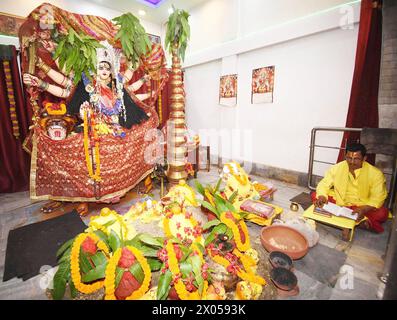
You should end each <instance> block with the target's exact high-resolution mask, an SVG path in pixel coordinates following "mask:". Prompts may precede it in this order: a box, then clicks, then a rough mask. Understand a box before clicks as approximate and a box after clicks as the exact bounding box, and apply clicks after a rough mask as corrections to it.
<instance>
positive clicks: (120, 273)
mask: <svg viewBox="0 0 397 320" xmlns="http://www.w3.org/2000/svg"><path fill="white" fill-rule="evenodd" d="M124 272H125V269H124V268H120V267H116V277H115V278H114V282H115V283H114V285H115V288H117V287H118V286H119V284H120V281H121V278H122V277H123V274H124Z"/></svg>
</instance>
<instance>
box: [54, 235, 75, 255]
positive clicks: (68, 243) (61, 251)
mask: <svg viewBox="0 0 397 320" xmlns="http://www.w3.org/2000/svg"><path fill="white" fill-rule="evenodd" d="M74 239H75V238H73V239H70V240H68V241H66V242H65V243H64V244H63V245H62V246H61V247H60V248H59V249H58V251H57V253H56V256H57V258H58V259H59V258H60V257H61V256H62V255H63V254H64V253H65V251H66V250H67V249H69V248H70V247H71V246H72V244H73V241H74Z"/></svg>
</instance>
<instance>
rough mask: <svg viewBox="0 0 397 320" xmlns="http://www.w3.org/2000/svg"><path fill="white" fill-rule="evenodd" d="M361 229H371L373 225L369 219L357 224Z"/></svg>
mask: <svg viewBox="0 0 397 320" xmlns="http://www.w3.org/2000/svg"><path fill="white" fill-rule="evenodd" d="M357 227H358V228H360V229H364V230H370V229H371V226H370V224H369V221H368V220H364V221H361V222H360V224H359V225H358V226H357Z"/></svg>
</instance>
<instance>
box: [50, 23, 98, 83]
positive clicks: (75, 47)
mask: <svg viewBox="0 0 397 320" xmlns="http://www.w3.org/2000/svg"><path fill="white" fill-rule="evenodd" d="M55 41H57V44H58V45H57V48H56V50H55V53H54V59H59V60H58V61H59V67H60V68H61V69H64V70H65V71H66V73H70V72H73V73H74V78H73V82H74V84H77V83H78V82H79V81H80V80H81V75H82V73H83V72H84V73H85V74H87V76H90V73H93V72H95V70H96V65H97V59H96V48H102V47H103V46H102V45H101V44H100V43H99V42H98V41H97V40H96V39H94V38H92V37H90V36H88V35H85V34H80V35H79V34H77V33H76V31H74V30H73V29H72V28H70V29H69V30H68V34H67V35H60V36H59V37H58V38H57V39H56V40H55Z"/></svg>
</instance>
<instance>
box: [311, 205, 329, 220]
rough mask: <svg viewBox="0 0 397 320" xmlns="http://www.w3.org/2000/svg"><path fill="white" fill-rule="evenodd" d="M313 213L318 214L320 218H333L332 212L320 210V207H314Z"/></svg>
mask: <svg viewBox="0 0 397 320" xmlns="http://www.w3.org/2000/svg"><path fill="white" fill-rule="evenodd" d="M313 213H314V214H318V215H320V216H324V217H327V218H331V217H332V213H331V212H328V211H326V210H324V209H323V208H320V207H314V210H313Z"/></svg>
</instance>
